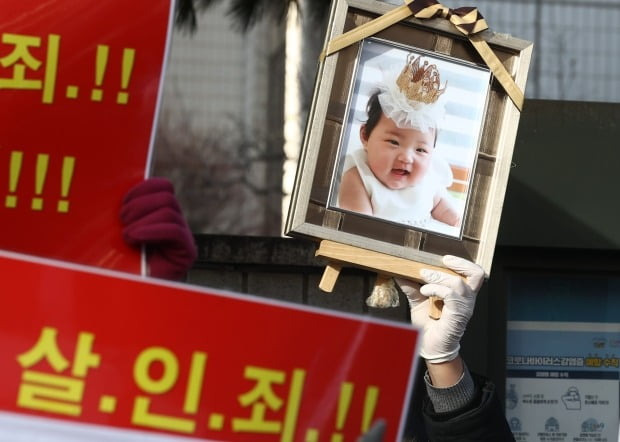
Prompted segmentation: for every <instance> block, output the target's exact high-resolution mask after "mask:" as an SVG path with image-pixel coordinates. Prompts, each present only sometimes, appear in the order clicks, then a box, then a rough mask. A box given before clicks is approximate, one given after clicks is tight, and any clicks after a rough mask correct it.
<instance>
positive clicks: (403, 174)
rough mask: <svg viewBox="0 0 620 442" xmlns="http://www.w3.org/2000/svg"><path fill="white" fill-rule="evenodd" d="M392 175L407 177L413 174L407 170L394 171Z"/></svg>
mask: <svg viewBox="0 0 620 442" xmlns="http://www.w3.org/2000/svg"><path fill="white" fill-rule="evenodd" d="M392 173H393V174H395V175H401V176H407V175H409V174H410V173H411V172H409V171H408V170H407V169H392Z"/></svg>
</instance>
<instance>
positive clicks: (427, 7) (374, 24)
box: [320, 0, 524, 111]
mask: <svg viewBox="0 0 620 442" xmlns="http://www.w3.org/2000/svg"><path fill="white" fill-rule="evenodd" d="M412 15H413V16H414V17H415V18H419V19H430V18H444V19H446V20H448V21H450V23H452V24H453V25H454V26H455V27H456V29H458V30H459V31H460V32H461V33H462V34H463V35H465V36H467V38H468V39H469V41H470V42H471V43H472V45H473V46H474V48H475V49H476V51H478V54H480V56H481V57H482V59H483V60H484V62H485V63H486V65H487V66H488V67H489V69H491V72H493V75H494V76H495V78H497V80H498V81H499V83H500V84H501V85H502V87H503V88H504V90H505V91H506V93H507V94H508V96H509V97H510V99H511V100H512V102H513V103H514V105H515V106H516V107H517V109H519V111H521V110H522V109H523V101H524V97H523V92H522V91H521V89H519V87H518V86H517V85H516V83H515V82H514V80H513V78H512V77H511V76H510V74H509V73H508V71H507V70H506V68H505V67H504V65H503V64H502V62H501V61H500V60H499V58H497V55H495V53H494V52H493V50H492V49H491V48H490V47H489V45H488V43H487V42H486V41H484V40H483V39H482V38H481V37H480V36H479V35H476V34H477V33H479V32H481V31H484V30H485V29H488V26H487V23H486V21H485V20H484V17H482V15H481V14H480V13H479V12H478V10H477V9H476V8H474V7H462V8H457V9H450V8H448V7H446V6H443V5H442V4H441V3H439V2H437V1H436V0H415V1H414V0H405V4H404V5H403V6H399V7H397V8H394V9H392V10H391V11H389V12H387V13H385V14H383V15H382V16H380V17H377V18H376V19H374V20H371V21H369V22H367V23H364V24H362V25H360V26H358V27H356V28H354V29H351V30H350V31H348V32H346V33H344V34H342V35H339V36H338V37H336V38H334V39H332V40H330V41H329V42H328V43H327V47H326V48H325V50H324V51H323V52H321V56H320V59H321V61H323V60H324V59H325V57H328V56H329V55H331V54H333V53H335V52H338V51H339V50H341V49H344V48H346V47H347V46H350V45H352V44H354V43H356V42H358V41H360V40H363V39H364V38H366V37H370V36H371V35H374V34H376V33H377V32H380V31H382V30H384V29H386V28H388V27H390V26H392V25H393V24H396V23H398V22H400V21H402V20H405V19H406V18H409V17H411V16H412Z"/></svg>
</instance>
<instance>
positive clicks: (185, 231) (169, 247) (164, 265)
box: [120, 178, 197, 280]
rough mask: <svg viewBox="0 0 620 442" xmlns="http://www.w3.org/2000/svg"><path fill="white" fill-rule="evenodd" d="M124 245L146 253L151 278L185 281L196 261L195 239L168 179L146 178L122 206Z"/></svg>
mask: <svg viewBox="0 0 620 442" xmlns="http://www.w3.org/2000/svg"><path fill="white" fill-rule="evenodd" d="M120 220H121V224H122V235H123V239H124V240H125V242H126V243H127V244H128V245H130V246H132V247H141V246H144V247H145V249H146V258H147V264H148V267H149V276H153V277H155V278H163V279H170V280H182V279H184V278H185V276H186V274H187V271H188V270H189V269H190V268H191V266H192V264H193V263H194V261H195V260H196V257H197V250H196V244H195V242H194V236H193V235H192V232H191V230H190V228H189V225H188V224H187V221H186V219H185V216H184V215H183V211H182V210H181V207H180V205H179V202H178V201H177V199H176V197H175V195H174V187H173V185H172V183H171V182H170V181H169V180H167V179H166V178H147V179H145V180H144V181H141V182H140V183H138V184H137V185H135V186H134V187H132V188H131V189H130V190H129V191H128V192H127V193H126V194H125V197H124V198H123V201H122V203H121V211H120Z"/></svg>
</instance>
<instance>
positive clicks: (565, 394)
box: [506, 321, 620, 442]
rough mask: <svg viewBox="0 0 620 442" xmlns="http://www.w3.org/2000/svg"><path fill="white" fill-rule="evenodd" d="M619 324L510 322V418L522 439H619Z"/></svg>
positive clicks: (533, 441) (584, 441)
mask: <svg viewBox="0 0 620 442" xmlns="http://www.w3.org/2000/svg"><path fill="white" fill-rule="evenodd" d="M619 365H620V324H613V323H577V322H529V321H511V322H509V323H508V340H507V361H506V368H507V373H506V375H507V376H506V418H507V419H508V422H509V424H510V427H511V429H512V431H513V434H514V436H515V439H516V440H517V441H523V442H526V441H527V442H552V441H553V442H615V441H616V440H618V424H619V419H618V413H619V409H620V404H619V398H620V388H619V378H620V376H619V375H620V369H619Z"/></svg>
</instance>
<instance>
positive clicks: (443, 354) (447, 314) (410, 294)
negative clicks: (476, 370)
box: [396, 255, 484, 363]
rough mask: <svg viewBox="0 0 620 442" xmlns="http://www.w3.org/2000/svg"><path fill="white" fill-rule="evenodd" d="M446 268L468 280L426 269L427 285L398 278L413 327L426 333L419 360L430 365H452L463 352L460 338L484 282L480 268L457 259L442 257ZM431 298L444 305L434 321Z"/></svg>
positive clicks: (422, 273) (454, 257)
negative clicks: (407, 302)
mask: <svg viewBox="0 0 620 442" xmlns="http://www.w3.org/2000/svg"><path fill="white" fill-rule="evenodd" d="M443 263H444V265H445V266H446V267H448V268H449V269H451V270H454V271H455V272H456V273H459V274H461V275H463V276H465V279H463V278H460V277H458V276H455V275H449V274H447V273H444V272H440V271H435V270H429V269H423V270H421V271H420V274H421V276H422V278H423V279H424V281H425V282H426V284H425V285H422V286H421V287H420V284H418V283H416V282H414V281H411V280H408V279H402V278H396V282H397V283H398V285H399V286H400V287H401V289H402V291H403V293H405V295H406V296H407V299H408V301H409V308H410V310H411V323H412V324H413V325H416V326H418V327H420V328H421V329H422V330H423V336H422V345H421V348H420V356H422V357H423V358H424V359H426V360H427V361H428V362H431V363H440V362H447V361H451V360H453V359H454V358H456V357H457V356H458V354H459V350H460V348H461V344H460V342H461V337H462V336H463V333H464V332H465V327H467V323H468V322H469V319H470V318H471V316H472V314H473V312H474V305H475V303H476V295H477V294H478V290H480V287H481V286H482V283H483V282H484V270H482V268H481V267H480V266H478V265H477V264H474V263H473V262H471V261H467V260H466V259H463V258H459V257H457V256H452V255H446V256H444V257H443ZM428 296H438V297H440V298H441V299H443V302H444V305H443V310H442V312H441V317H440V318H439V319H437V320H435V319H431V318H430V317H429V315H428V312H429V299H428Z"/></svg>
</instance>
